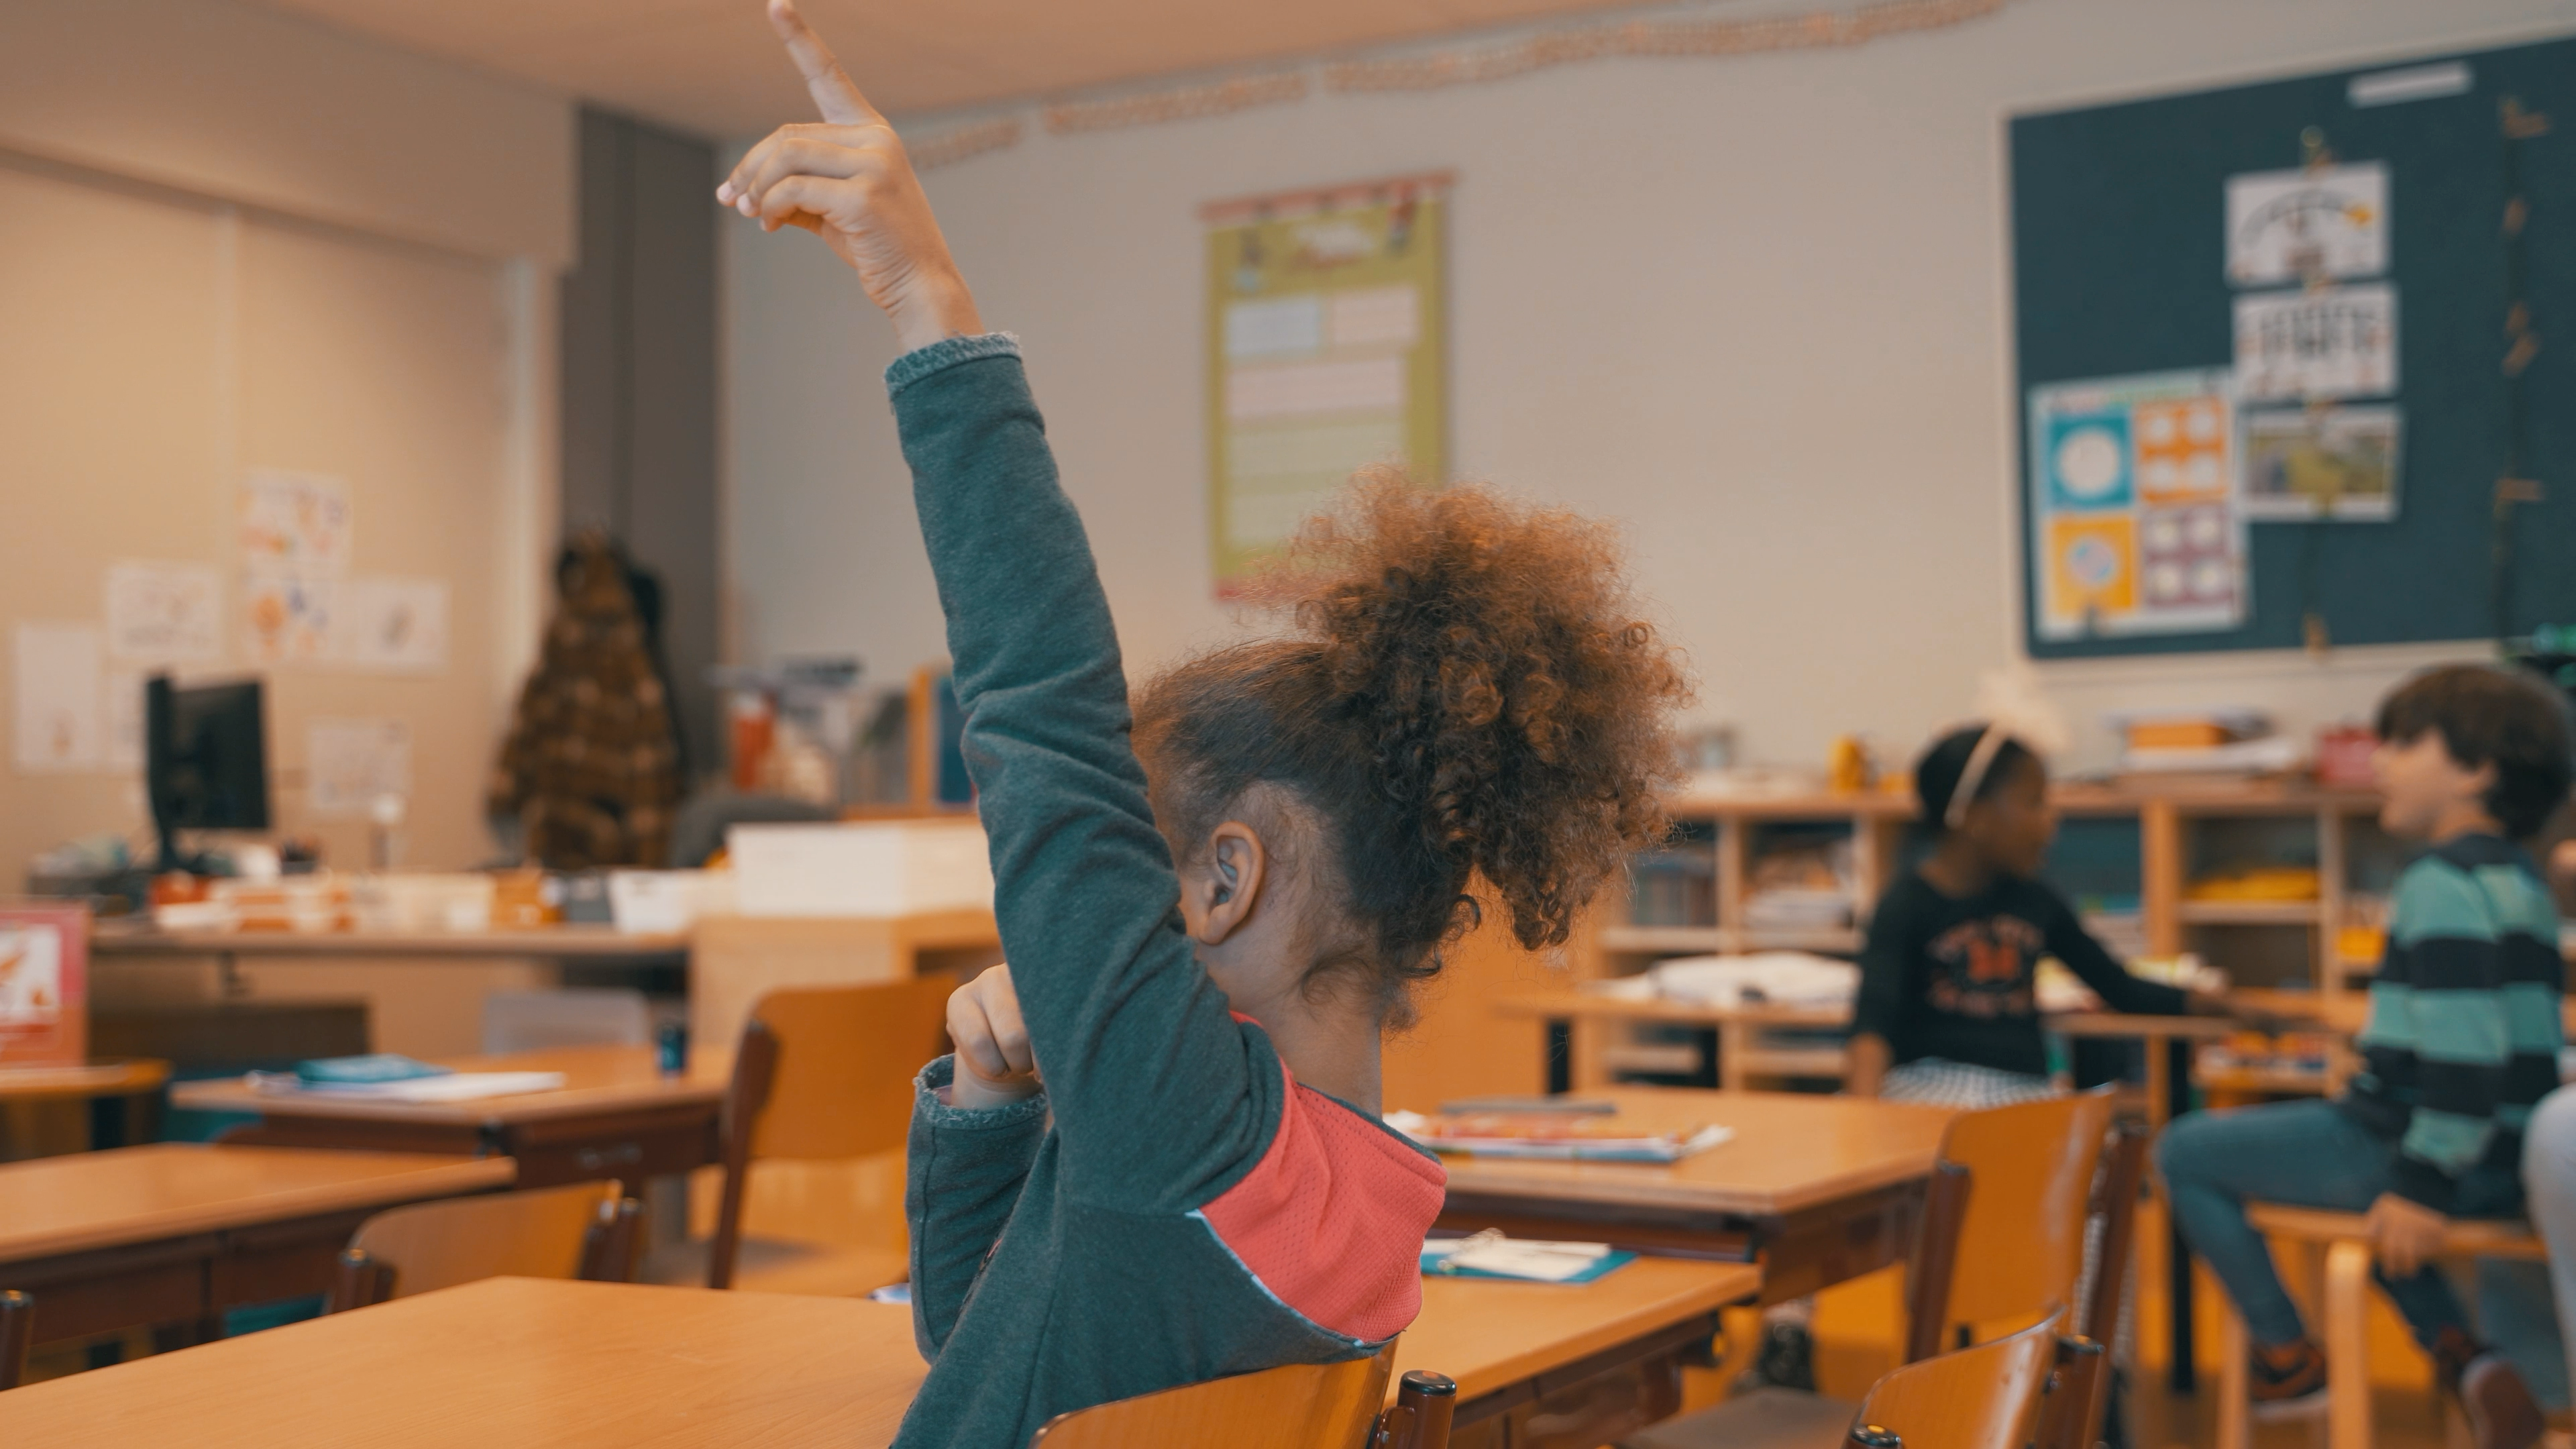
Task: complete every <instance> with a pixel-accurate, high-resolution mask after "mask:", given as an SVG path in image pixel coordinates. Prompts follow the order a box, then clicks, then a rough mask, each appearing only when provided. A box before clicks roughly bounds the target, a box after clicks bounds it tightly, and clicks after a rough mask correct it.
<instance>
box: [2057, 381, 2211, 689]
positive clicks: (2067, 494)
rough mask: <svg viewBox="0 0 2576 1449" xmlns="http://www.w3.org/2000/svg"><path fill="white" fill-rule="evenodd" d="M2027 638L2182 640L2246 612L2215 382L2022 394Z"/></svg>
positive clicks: (2107, 384) (2086, 386) (2112, 384)
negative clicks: (2032, 623)
mask: <svg viewBox="0 0 2576 1449" xmlns="http://www.w3.org/2000/svg"><path fill="white" fill-rule="evenodd" d="M2029 410H2030V442H2029V445H2028V448H2029V453H2028V457H2029V465H2030V474H2031V476H2030V517H2031V530H2030V537H2031V546H2032V548H2033V549H2034V550H2036V555H2037V556H2036V557H2035V558H2033V560H2032V581H2033V584H2034V587H2035V592H2036V598H2035V600H2034V603H2035V605H2036V609H2035V612H2036V613H2037V615H2038V620H2037V622H2038V634H2039V637H2041V638H2043V639H2074V638H2082V637H2086V636H2089V635H2125V634H2181V633H2198V632H2206V631H2210V630H2217V629H2227V628H2233V627H2234V626H2235V625H2237V624H2238V623H2239V622H2241V621H2242V620H2243V618H2244V614H2245V607H2246V603H2245V598H2246V589H2245V555H2246V549H2245V524H2244V516H2243V514H2242V513H2241V512H2240V511H2239V509H2238V507H2237V495H2236V490H2237V485H2238V478H2237V464H2236V456H2237V451H2238V447H2239V441H2238V436H2237V433H2238V429H2237V420H2236V413H2235V400H2234V397H2233V395H2232V392H2231V389H2230V386H2229V380H2228V376H2227V374H2226V373H2225V372H2224V371H2216V370H2212V371H2189V372H2170V373H2148V374H2143V375H2140V376H2136V377H2124V378H2104V379H2099V380H2091V381H2082V382H2064V383H2048V384H2043V385H2041V386H2039V387H2035V388H2032V389H2031V391H2030V404H2029Z"/></svg>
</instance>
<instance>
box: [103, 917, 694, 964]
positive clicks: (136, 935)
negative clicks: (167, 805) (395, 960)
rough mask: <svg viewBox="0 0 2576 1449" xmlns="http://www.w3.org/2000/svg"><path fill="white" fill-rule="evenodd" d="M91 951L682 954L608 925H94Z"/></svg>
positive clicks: (680, 941) (677, 942)
mask: <svg viewBox="0 0 2576 1449" xmlns="http://www.w3.org/2000/svg"><path fill="white" fill-rule="evenodd" d="M89 947H90V951H91V952H92V953H93V954H95V955H99V956H223V955H233V956H437V957H447V958H452V959H482V958H489V957H496V956H497V957H524V956H542V957H550V958H553V959H557V960H565V959H582V960H595V959H601V958H607V959H614V960H638V959H641V960H663V959H668V960H673V961H677V960H684V959H686V958H687V956H688V954H689V938H688V936H686V935H685V934H664V933H656V932H645V931H620V930H618V929H616V928H615V927H613V926H600V925H570V926H538V927H533V928H527V929H515V930H490V931H163V930H156V929H154V928H152V927H149V926H119V925H101V926H97V927H94V928H93V929H92V930H91V931H90V938H89Z"/></svg>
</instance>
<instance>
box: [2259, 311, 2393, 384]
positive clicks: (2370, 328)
mask: <svg viewBox="0 0 2576 1449" xmlns="http://www.w3.org/2000/svg"><path fill="white" fill-rule="evenodd" d="M2236 389H2237V395H2238V396H2240V397H2242V398H2244V399H2245V400H2247V401H2248V402H2270V401H2283V402H2315V401H2318V400H2320V399H2330V398H2346V397H2380V396H2385V395H2386V394H2389V393H2392V392H2395V391H2396V390H2397V288H2396V287H2394V286H2392V285H2390V284H2389V283H2386V282H2374V283H2371V284H2370V285H2367V286H2360V287H2328V288H2324V289H2322V290H2318V291H2299V292H2253V293H2248V294H2246V295H2244V296H2240V297H2238V298H2237V299H2236Z"/></svg>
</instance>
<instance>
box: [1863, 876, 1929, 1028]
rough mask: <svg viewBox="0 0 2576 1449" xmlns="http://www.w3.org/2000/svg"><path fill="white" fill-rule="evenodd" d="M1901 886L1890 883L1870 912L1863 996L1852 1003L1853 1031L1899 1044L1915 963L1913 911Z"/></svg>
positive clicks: (1864, 951) (1865, 940)
mask: <svg viewBox="0 0 2576 1449" xmlns="http://www.w3.org/2000/svg"><path fill="white" fill-rule="evenodd" d="M1901 890H1902V887H1901V886H1891V887H1889V888H1888V891H1887V893H1886V894H1885V895H1883V896H1880V897H1879V900H1878V907H1877V909H1875V910H1873V911H1871V912H1870V916H1869V934H1868V936H1867V937H1866V938H1864V939H1863V941H1862V943H1861V948H1860V996H1859V998H1858V1000H1856V1001H1855V1002H1854V1003H1853V1006H1852V1034H1853V1035H1855V1036H1874V1037H1877V1038H1878V1039H1879V1040H1881V1041H1883V1042H1886V1043H1887V1045H1888V1050H1889V1052H1890V1053H1891V1054H1893V1052H1894V1051H1895V1049H1896V1046H1897V1037H1896V1033H1897V1024H1898V1023H1899V1022H1900V1021H1902V1020H1903V1019H1904V1016H1905V1007H1906V999H1905V993H1906V976H1907V974H1908V973H1909V971H1910V969H1911V967H1912V965H1913V956H1914V941H1913V938H1914V929H1915V927H1914V912H1913V911H1912V910H1910V909H1908V908H1907V904H1906V902H1905V899H1904V897H1903V895H1902V894H1901Z"/></svg>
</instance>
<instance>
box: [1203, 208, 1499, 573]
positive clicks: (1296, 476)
mask: <svg viewBox="0 0 2576 1449" xmlns="http://www.w3.org/2000/svg"><path fill="white" fill-rule="evenodd" d="M1450 181H1451V178H1450V177H1449V176H1448V175H1447V174H1446V173H1442V174H1438V175H1427V176H1405V177H1393V178H1389V179H1386V180H1380V181H1364V182H1354V183H1352V184H1350V185H1346V186H1328V187H1317V188H1314V189H1311V190H1306V191H1293V192H1282V193H1278V194H1275V195H1270V196H1256V197H1245V198H1241V199H1239V200H1234V201H1223V202H1215V203H1212V204H1210V205H1208V206H1207V207H1205V208H1203V209H1202V210H1201V213H1200V216H1201V219H1202V220H1203V221H1204V222H1205V223H1206V225H1207V349H1208V352H1207V356H1208V374H1207V375H1208V391H1207V417H1208V480H1209V486H1208V528H1209V561H1210V563H1211V565H1212V566H1213V570H1214V572H1215V575H1216V588H1217V593H1218V594H1219V595H1220V596H1223V595H1227V594H1230V593H1233V592H1234V591H1235V590H1236V589H1237V588H1238V587H1240V585H1241V584H1242V583H1243V581H1244V580H1245V579H1246V578H1247V577H1249V576H1250V575H1251V574H1252V573H1253V572H1254V571H1255V570H1257V569H1259V568H1260V567H1261V565H1262V564H1263V562H1264V561H1265V560H1267V559H1268V558H1269V557H1270V556H1271V555H1272V554H1273V553H1275V552H1276V551H1277V550H1278V548H1279V546H1280V545H1281V544H1283V543H1285V542H1286V541H1287V540H1288V539H1289V537H1290V536H1292V535H1293V534H1295V532H1296V531H1297V526H1298V525H1299V524H1300V523H1302V522H1303V521H1304V520H1305V519H1306V518H1307V517H1309V516H1310V515H1312V514H1314V513H1315V512H1317V511H1319V510H1320V509H1322V508H1324V507H1325V506H1327V505H1328V504H1329V503H1330V502H1331V499H1332V496H1333V494H1334V492H1335V491H1336V490H1338V489H1339V488H1340V487H1341V486H1342V484H1343V483H1344V482H1345V481H1346V480H1347V479H1348V478H1349V477H1350V476H1351V474H1352V472H1353V471H1354V470H1356V469H1359V468H1364V467H1367V466H1370V465H1371V464H1385V463H1392V464H1395V465H1398V466H1400V467H1402V468H1403V469H1404V470H1405V471H1406V472H1407V473H1408V474H1410V475H1411V476H1412V477H1413V479H1414V481H1416V482H1417V483H1420V484H1422V485H1424V486H1426V487H1437V486H1439V485H1440V484H1441V483H1443V482H1445V481H1447V477H1448V466H1449V459H1448V430H1449V409H1448V401H1449V399H1448V392H1449V372H1448V357H1447V351H1446V347H1445V343H1444V339H1445V335H1446V331H1447V328H1446V312H1447V304H1448V298H1447V295H1446V281H1447V277H1446V265H1445V261H1444V258H1445V256H1446V253H1447V225H1448V194H1449V186H1450Z"/></svg>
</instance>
